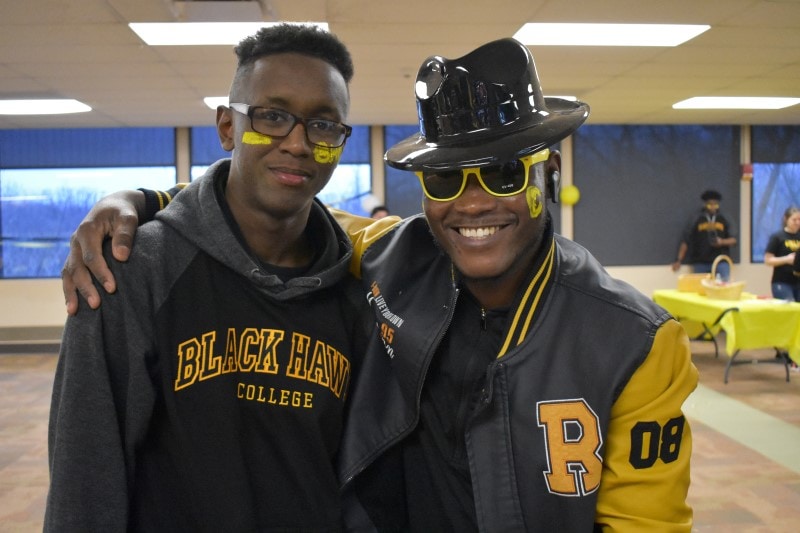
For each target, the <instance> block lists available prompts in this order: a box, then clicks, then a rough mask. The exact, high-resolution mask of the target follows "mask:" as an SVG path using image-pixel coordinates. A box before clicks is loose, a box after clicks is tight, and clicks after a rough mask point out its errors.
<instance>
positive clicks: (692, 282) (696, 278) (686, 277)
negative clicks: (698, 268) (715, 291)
mask: <svg viewBox="0 0 800 533" xmlns="http://www.w3.org/2000/svg"><path fill="white" fill-rule="evenodd" d="M704 279H711V274H708V273H705V274H681V275H680V276H678V290H679V291H681V292H696V293H697V294H705V293H706V289H705V287H703V284H702V281H703V280H704Z"/></svg>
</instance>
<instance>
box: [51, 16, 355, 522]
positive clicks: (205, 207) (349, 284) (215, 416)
mask: <svg viewBox="0 0 800 533" xmlns="http://www.w3.org/2000/svg"><path fill="white" fill-rule="evenodd" d="M235 51H236V54H237V56H238V67H237V68H236V71H235V74H234V78H233V83H232V85H231V89H230V102H231V103H230V104H229V106H227V107H226V106H220V107H218V108H217V115H216V125H217V132H218V135H219V138H220V142H221V144H222V147H223V148H224V149H225V150H227V151H232V155H231V158H230V159H224V160H220V161H218V162H217V163H215V164H214V165H212V166H211V167H210V168H209V169H208V171H207V172H206V174H205V175H204V176H202V177H201V178H199V179H197V180H195V181H194V182H193V183H192V184H190V185H189V186H188V187H186V188H185V189H184V190H183V191H182V192H181V193H180V194H179V195H178V197H176V198H175V200H174V201H172V202H171V203H170V204H169V205H168V206H167V207H166V209H164V210H163V211H161V212H160V213H159V214H158V217H157V220H155V221H153V222H150V223H148V224H145V225H144V226H142V227H141V228H140V229H139V231H138V233H137V234H136V244H137V246H136V247H135V249H134V250H133V251H132V252H131V254H130V257H129V259H128V260H127V262H124V263H118V262H111V263H110V264H111V265H112V267H113V272H109V275H112V276H113V280H114V283H115V287H116V288H117V289H118V290H117V291H116V292H115V293H113V294H107V293H102V305H101V306H100V308H99V310H98V311H96V312H90V311H89V310H88V309H87V310H85V311H82V312H78V313H75V314H73V315H72V316H70V317H69V318H68V320H67V323H66V327H65V330H64V337H63V342H62V345H61V353H60V355H59V362H58V367H57V370H56V376H55V385H54V388H53V400H52V408H51V411H50V428H49V460H50V475H51V483H50V490H49V494H48V498H47V508H46V512H45V522H44V530H45V531H48V532H50V531H52V532H71V531H75V532H82V533H85V532H108V531H146V532H159V531H163V532H174V531H193V532H203V531H209V532H212V531H213V532H219V531H339V530H340V529H341V527H342V508H341V499H340V493H339V486H338V481H337V476H336V473H335V471H334V466H333V459H334V456H335V455H336V454H337V453H338V451H339V443H340V436H341V432H342V424H343V418H344V408H345V400H346V398H347V396H348V392H349V385H350V382H351V380H352V378H353V376H354V374H355V373H356V371H357V368H358V366H359V358H360V357H361V356H362V355H363V352H364V346H365V341H364V339H365V337H366V335H367V334H368V332H367V330H366V329H362V325H370V322H364V321H361V320H359V317H363V318H365V319H367V320H369V318H368V315H367V314H366V306H365V305H364V304H363V296H362V295H361V291H360V290H358V286H357V282H356V280H355V279H354V278H352V277H351V276H350V275H349V273H348V268H349V263H350V258H351V256H352V253H353V251H352V247H351V246H350V241H349V240H348V238H347V235H345V234H344V233H343V231H342V229H341V227H340V226H339V225H338V224H337V223H336V222H335V221H334V219H333V217H332V216H331V215H330V213H329V212H328V210H327V209H325V207H324V206H323V205H322V204H321V203H320V202H319V201H318V200H317V199H316V198H315V196H316V195H317V193H319V192H320V190H321V189H322V188H323V187H324V186H325V185H326V184H327V183H328V181H329V180H330V178H331V175H332V174H333V171H334V169H335V167H336V162H337V161H338V154H339V153H340V152H341V150H342V146H343V145H344V143H345V141H346V139H347V136H348V134H349V132H350V127H349V126H347V125H345V124H344V121H345V119H346V117H347V112H348V109H349V90H348V83H349V81H350V79H351V78H352V75H353V66H352V61H351V58H350V54H349V52H348V51H347V49H346V48H345V46H344V45H343V44H342V43H341V42H340V41H339V40H338V39H337V38H336V37H335V36H333V35H332V34H330V33H328V32H324V31H321V30H319V29H316V28H313V27H306V26H297V25H288V24H284V25H279V26H275V27H272V28H269V29H262V30H260V31H259V32H258V33H256V34H255V35H253V36H251V37H248V38H246V39H244V40H243V41H242V42H241V43H240V44H239V45H238V46H237V47H236V49H235ZM94 253H96V254H98V256H97V257H99V259H100V260H103V258H105V259H106V260H109V261H110V258H111V255H110V251H109V249H108V248H106V250H105V255H103V254H101V252H100V250H99V249H98V250H94ZM76 303H77V302H76ZM97 303H98V304H99V303H100V302H99V301H98V302H97ZM358 339H361V340H360V341H359V340H358Z"/></svg>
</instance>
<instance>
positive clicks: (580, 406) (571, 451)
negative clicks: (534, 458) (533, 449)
mask: <svg viewBox="0 0 800 533" xmlns="http://www.w3.org/2000/svg"><path fill="white" fill-rule="evenodd" d="M536 418H537V422H538V424H539V427H541V428H544V440H545V443H544V444H545V450H546V452H547V463H548V470H547V471H546V472H544V477H545V483H547V488H548V490H549V491H550V492H551V493H553V494H559V495H562V496H586V495H587V494H591V493H592V492H594V491H596V490H597V488H598V487H599V486H600V475H601V473H602V470H603V459H602V457H601V456H600V447H601V446H602V444H603V437H602V435H601V434H600V420H599V419H598V417H597V415H596V414H595V413H594V411H593V410H592V408H591V407H589V404H587V403H586V401H585V400H584V399H582V398H580V399H576V400H555V401H548V402H538V403H537V404H536Z"/></svg>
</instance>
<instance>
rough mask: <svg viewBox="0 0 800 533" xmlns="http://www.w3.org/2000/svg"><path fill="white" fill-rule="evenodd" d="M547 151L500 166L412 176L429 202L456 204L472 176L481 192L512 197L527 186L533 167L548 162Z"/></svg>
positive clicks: (425, 172)
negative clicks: (418, 182)
mask: <svg viewBox="0 0 800 533" xmlns="http://www.w3.org/2000/svg"><path fill="white" fill-rule="evenodd" d="M548 157H550V150H548V149H547V148H545V149H544V150H542V151H540V152H536V153H533V154H531V155H527V156H525V157H521V158H520V159H514V160H513V161H508V162H506V163H503V164H501V165H491V166H487V167H479V168H459V169H455V170H434V171H429V170H423V171H421V172H415V174H416V175H417V177H418V178H419V181H420V183H421V184H422V192H424V193H425V196H427V197H428V198H430V199H431V200H435V201H437V202H449V201H451V200H455V199H456V198H458V197H459V196H461V194H462V193H463V192H464V189H466V188H467V179H468V178H469V175H470V174H475V176H477V178H478V183H480V184H481V187H483V190H484V191H486V192H488V193H489V194H491V195H492V196H500V197H503V196H513V195H515V194H519V193H521V192H522V191H523V190H525V188H526V187H527V186H528V176H529V175H530V169H531V167H532V166H533V165H535V164H536V163H541V162H543V161H547V158H548Z"/></svg>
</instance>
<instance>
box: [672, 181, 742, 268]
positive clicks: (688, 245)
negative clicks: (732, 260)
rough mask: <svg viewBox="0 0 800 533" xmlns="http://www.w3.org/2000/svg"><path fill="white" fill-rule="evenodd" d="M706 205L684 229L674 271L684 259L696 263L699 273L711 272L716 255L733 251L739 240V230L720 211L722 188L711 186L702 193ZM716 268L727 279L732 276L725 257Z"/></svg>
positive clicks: (693, 265)
mask: <svg viewBox="0 0 800 533" xmlns="http://www.w3.org/2000/svg"><path fill="white" fill-rule="evenodd" d="M700 199H701V200H702V201H703V208H702V209H701V210H700V212H699V213H698V214H697V215H695V216H693V217H692V219H691V220H690V221H689V223H688V224H687V225H686V226H685V227H684V229H683V233H681V243H680V245H679V246H678V256H677V257H676V258H675V261H674V262H673V263H672V270H673V272H675V271H677V270H678V269H679V268H680V266H681V264H682V263H687V264H689V265H691V266H692V271H693V272H695V273H698V274H703V273H706V272H711V269H712V265H713V263H714V259H716V258H717V256H719V255H728V256H730V254H731V246H734V245H735V244H736V230H735V229H734V226H733V224H732V223H731V221H729V220H728V219H727V218H726V217H725V215H723V214H722V213H720V210H719V204H720V201H722V195H721V194H720V193H719V191H715V190H713V189H708V190H706V191H703V194H701V195H700ZM716 272H717V273H718V274H719V276H720V278H721V279H723V280H726V281H727V280H728V279H729V278H730V265H729V264H728V263H727V262H725V261H722V262H720V263H719V264H718V266H717V270H716Z"/></svg>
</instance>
